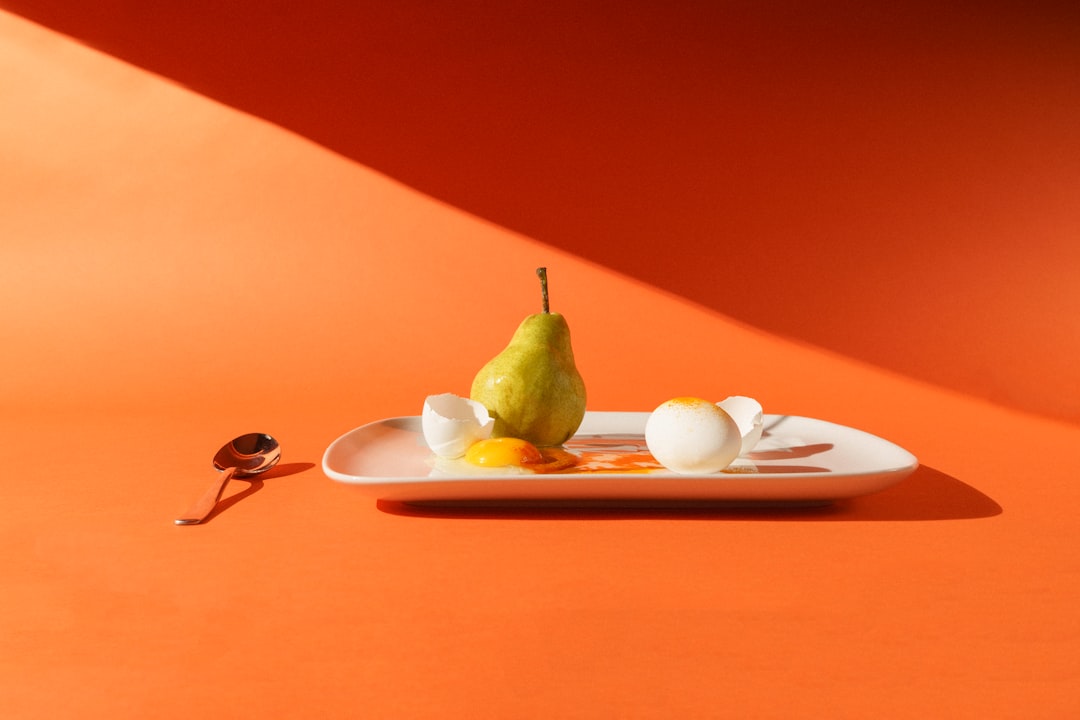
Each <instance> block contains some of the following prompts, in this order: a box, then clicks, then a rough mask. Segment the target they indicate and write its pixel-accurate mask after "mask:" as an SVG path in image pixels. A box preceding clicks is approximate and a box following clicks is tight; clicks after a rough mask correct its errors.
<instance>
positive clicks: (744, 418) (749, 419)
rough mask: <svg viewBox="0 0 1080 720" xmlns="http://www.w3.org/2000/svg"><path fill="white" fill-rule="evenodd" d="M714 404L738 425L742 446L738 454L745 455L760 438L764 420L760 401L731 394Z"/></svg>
mask: <svg viewBox="0 0 1080 720" xmlns="http://www.w3.org/2000/svg"><path fill="white" fill-rule="evenodd" d="M716 404H717V405H718V406H719V407H720V408H721V409H722V410H724V411H725V412H727V414H728V415H730V416H731V419H732V420H734V421H735V424H736V425H738V426H739V434H740V435H741V436H742V448H741V449H740V450H739V454H740V455H745V454H746V453H748V452H751V451H752V450H753V449H754V446H755V445H757V444H758V441H759V440H761V433H762V430H763V423H764V420H765V414H764V412H763V411H762V407H761V403H759V402H758V401H757V400H755V399H754V398H750V397H745V396H743V395H732V396H731V397H729V398H726V399H724V400H721V401H720V402H718V403H716Z"/></svg>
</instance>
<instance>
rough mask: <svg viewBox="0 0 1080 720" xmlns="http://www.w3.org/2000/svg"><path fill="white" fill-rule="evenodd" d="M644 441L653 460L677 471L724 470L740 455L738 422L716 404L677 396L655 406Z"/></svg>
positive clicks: (700, 472)
mask: <svg viewBox="0 0 1080 720" xmlns="http://www.w3.org/2000/svg"><path fill="white" fill-rule="evenodd" d="M645 444H646V446H648V448H649V452H650V453H652V456H653V457H654V458H656V461H657V462H659V463H660V464H661V465H663V466H664V467H665V468H667V469H668V470H672V471H674V472H677V473H680V474H688V475H697V474H709V473H715V472H719V471H721V470H723V469H724V468H726V467H727V466H728V465H730V464H731V462H732V461H733V460H734V459H735V458H736V457H737V456H738V455H739V452H740V450H741V449H742V434H741V433H740V432H739V426H738V425H737V424H736V423H735V421H734V420H733V419H732V418H731V416H730V415H728V413H727V412H726V411H725V410H724V409H723V408H721V407H720V406H719V405H717V404H716V403H713V402H709V401H708V400H703V399H702V398H696V397H678V398H673V399H671V400H668V401H667V402H664V403H662V404H661V405H660V406H659V407H657V408H656V409H655V410H654V411H653V412H652V414H650V415H649V418H648V420H647V421H646V422H645Z"/></svg>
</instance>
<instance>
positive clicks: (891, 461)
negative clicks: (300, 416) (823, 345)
mask: <svg viewBox="0 0 1080 720" xmlns="http://www.w3.org/2000/svg"><path fill="white" fill-rule="evenodd" d="M648 417H649V413H646V412H589V413H586V415H585V420H584V421H583V422H582V424H581V427H580V429H579V430H578V432H577V434H576V435H575V436H574V437H573V438H571V440H570V441H568V442H567V444H566V448H567V449H568V450H570V451H571V452H574V453H575V454H580V455H582V457H583V459H585V460H588V461H589V462H587V463H586V467H587V468H592V469H587V470H585V471H581V469H580V468H575V469H574V470H573V471H571V472H564V473H549V474H528V475H513V474H505V475H502V474H499V475H487V474H479V473H465V474H447V473H445V472H439V471H437V470H435V468H434V466H433V456H432V453H431V451H430V450H429V449H428V447H427V445H426V443H425V442H424V436H423V433H422V431H421V428H420V418H419V417H399V418H389V419H386V420H380V421H378V422H373V423H369V424H367V425H363V426H361V427H358V428H356V429H354V430H351V431H349V432H347V433H345V434H344V435H342V436H341V437H339V438H338V439H337V440H335V441H334V442H333V443H331V444H330V446H329V447H328V448H327V449H326V452H325V453H324V454H323V461H322V466H323V472H325V473H326V475H327V476H328V477H330V478H332V479H334V480H337V481H339V482H343V483H349V484H351V485H353V486H355V487H356V488H357V489H359V490H360V491H361V492H363V493H364V494H365V495H367V496H370V497H371V498H373V499H379V500H390V501H398V502H407V503H419V504H439V505H446V504H451V505H492V504H495V505H503V504H508V505H513V504H521V503H527V504H557V505H592V504H601V505H616V506H635V505H646V506H652V505H697V504H735V505H761V504H765V505H774V504H821V503H827V502H831V501H833V500H839V499H842V498H850V497H856V496H859V495H865V494H868V493H872V492H876V491H878V490H882V489H884V488H886V487H888V486H890V485H893V484H895V483H897V482H899V481H900V480H902V479H903V478H904V477H906V476H907V475H909V474H910V473H911V472H912V471H914V470H915V468H916V467H918V461H917V460H916V458H915V456H914V455H912V454H911V453H909V452H908V451H906V450H904V449H903V448H901V447H899V446H897V445H894V444H893V443H891V442H889V441H887V440H883V439H882V438H879V437H877V436H875V435H871V434H869V433H866V432H863V431H861V430H855V429H853V428H850V427H845V426H843V425H837V424H835V423H830V422H826V421H824V420H815V419H812V418H806V417H799V416H795V415H766V416H765V432H764V435H763V436H762V440H761V442H760V443H759V444H758V446H757V447H756V448H755V450H754V452H753V453H750V454H749V455H747V456H745V457H742V458H740V459H739V460H737V461H736V462H735V463H734V464H733V466H732V468H730V469H729V470H726V471H724V472H720V473H713V474H709V475H679V474H677V473H672V472H670V471H667V470H663V469H661V468H640V469H636V470H632V469H628V467H627V461H631V462H629V464H630V465H633V464H634V463H633V462H632V461H633V460H634V459H641V458H642V457H643V456H646V457H647V449H646V447H645V440H644V432H645V421H646V420H647V419H648ZM599 452H602V453H604V455H603V456H600V455H597V453H599ZM598 459H599V460H604V459H611V460H614V461H616V462H615V465H619V464H620V462H621V463H622V469H616V470H602V471H601V470H598V469H596V468H597V466H598V464H602V463H598V462H596V460H598Z"/></svg>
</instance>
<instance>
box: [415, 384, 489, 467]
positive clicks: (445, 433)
mask: <svg viewBox="0 0 1080 720" xmlns="http://www.w3.org/2000/svg"><path fill="white" fill-rule="evenodd" d="M420 425H421V428H422V429H423V432H424V440H425V441H426V442H427V444H428V447H429V448H431V451H432V452H433V453H435V454H436V455H438V456H439V457H444V458H458V457H461V456H462V455H464V454H465V451H466V450H467V449H468V448H469V446H470V445H472V444H473V443H475V442H479V441H480V440H486V439H487V438H489V437H491V430H492V429H493V428H494V427H495V418H493V417H491V415H490V414H489V413H488V411H487V408H485V407H484V406H483V405H481V404H480V403H478V402H476V401H475V400H470V399H469V398H463V397H461V396H459V395H454V394H453V393H442V394H440V395H428V396H427V398H425V399H424V412H423V414H422V415H421V416H420Z"/></svg>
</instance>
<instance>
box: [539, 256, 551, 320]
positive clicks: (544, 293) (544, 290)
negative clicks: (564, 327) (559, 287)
mask: <svg viewBox="0 0 1080 720" xmlns="http://www.w3.org/2000/svg"><path fill="white" fill-rule="evenodd" d="M536 276H537V277H538V278H540V297H541V298H543V302H544V306H543V307H544V314H545V315H548V314H550V313H551V306H550V305H549V303H548V284H547V268H546V267H539V268H536Z"/></svg>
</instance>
